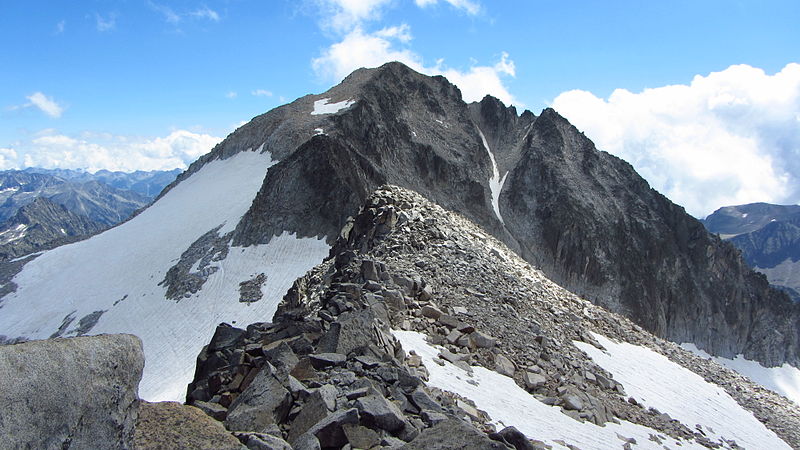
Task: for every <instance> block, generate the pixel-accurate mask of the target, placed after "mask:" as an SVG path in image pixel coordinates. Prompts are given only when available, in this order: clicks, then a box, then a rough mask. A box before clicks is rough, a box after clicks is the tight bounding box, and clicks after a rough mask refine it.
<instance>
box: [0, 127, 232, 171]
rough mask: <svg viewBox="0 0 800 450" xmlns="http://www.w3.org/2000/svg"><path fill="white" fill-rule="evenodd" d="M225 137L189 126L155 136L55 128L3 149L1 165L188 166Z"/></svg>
mask: <svg viewBox="0 0 800 450" xmlns="http://www.w3.org/2000/svg"><path fill="white" fill-rule="evenodd" d="M221 140H222V139H221V138H218V137H215V136H211V135H208V134H203V133H193V132H191V131H187V130H174V131H172V132H171V133H170V134H169V135H167V136H164V137H155V138H142V137H132V136H115V135H110V134H107V133H91V132H86V133H82V134H81V135H80V137H77V138H76V137H72V136H66V135H63V134H58V133H57V132H56V131H55V130H47V131H43V132H41V133H37V134H36V136H35V137H34V138H33V139H32V140H30V141H27V142H23V143H19V144H18V146H17V148H15V149H10V148H3V149H0V168H3V169H8V168H20V167H31V166H33V167H45V168H64V169H87V170H89V171H91V172H93V171H96V170H100V169H109V170H122V171H133V170H167V169H174V168H176V167H177V168H185V167H186V166H188V165H189V164H190V163H192V162H193V161H195V160H196V159H197V158H198V157H200V156H201V155H203V154H205V153H207V152H208V151H210V150H211V149H212V148H213V147H214V145H216V144H217V143H218V142H220V141H221Z"/></svg>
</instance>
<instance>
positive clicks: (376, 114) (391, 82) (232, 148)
mask: <svg viewBox="0 0 800 450" xmlns="http://www.w3.org/2000/svg"><path fill="white" fill-rule="evenodd" d="M323 98H329V99H331V101H332V102H338V101H344V100H348V99H349V100H352V101H353V102H354V103H353V104H352V106H349V107H348V108H346V109H344V110H342V111H340V112H337V113H336V114H329V115H311V111H312V109H313V105H312V103H313V102H314V101H315V100H316V99H323ZM315 127H318V128H315ZM313 130H323V132H319V131H317V132H314V131H313ZM261 144H263V147H261ZM259 147H261V148H262V149H263V150H264V151H270V152H271V154H272V156H273V158H275V159H277V160H279V162H278V163H277V164H275V165H274V166H272V167H271V168H270V169H269V171H268V173H267V175H266V177H265V179H264V182H263V185H262V187H261V190H260V192H259V193H258V195H257V197H256V199H255V200H254V202H253V205H252V207H251V208H250V210H249V211H248V212H247V213H246V214H245V216H244V217H243V219H242V220H241V222H240V223H239V225H238V227H237V229H236V230H235V231H234V234H233V241H232V242H233V244H234V245H252V244H257V243H263V242H268V241H269V240H270V239H271V238H272V236H275V235H278V234H281V233H283V232H287V231H288V232H293V233H297V234H298V235H299V236H316V237H320V236H326V237H327V239H328V242H330V243H333V242H334V241H335V240H336V237H337V235H338V233H339V231H340V230H342V229H347V227H350V226H353V225H351V224H350V222H348V215H349V214H351V212H352V211H354V210H355V209H356V208H357V207H358V205H360V204H361V202H362V201H363V200H364V199H365V198H366V197H367V196H368V195H369V193H370V192H372V191H373V190H374V189H375V188H376V187H378V186H379V185H382V184H384V183H389V184H394V185H398V186H402V187H405V188H409V189H413V190H415V191H417V192H419V193H421V194H422V195H424V196H425V197H426V198H429V199H431V200H432V201H434V202H436V203H437V204H440V205H441V206H443V207H445V208H447V209H450V210H453V211H457V212H459V213H460V214H462V215H464V216H465V217H466V218H468V219H469V220H471V221H472V222H474V223H476V224H478V225H479V226H480V227H482V228H483V229H485V230H487V231H488V232H489V233H491V234H492V235H494V236H495V237H497V238H499V239H501V240H502V241H503V242H504V243H505V244H507V245H508V246H509V247H510V248H512V249H513V250H515V251H516V252H518V253H519V254H520V255H522V256H523V258H525V259H526V260H527V261H529V262H531V263H532V264H535V265H537V266H539V267H541V268H542V269H543V270H544V271H545V272H546V273H547V275H548V276H549V277H551V278H552V279H554V280H555V281H557V282H559V283H562V284H563V285H564V286H565V287H567V288H569V289H571V290H573V291H574V292H576V293H578V294H580V295H584V296H586V297H587V298H589V299H590V300H592V301H593V302H595V303H597V304H599V305H603V306H605V307H608V308H610V309H611V310H612V311H616V312H620V313H623V314H625V315H627V316H628V317H630V318H632V319H633V320H635V321H636V322H637V323H639V324H641V325H642V326H644V327H645V328H647V329H648V330H650V331H653V332H655V333H657V334H658V335H659V336H663V337H666V338H668V339H672V340H675V341H681V342H693V343H695V344H697V345H698V346H699V347H700V348H703V349H704V350H707V351H709V352H710V353H713V354H717V355H722V356H729V357H730V356H733V355H735V354H739V353H743V354H744V355H745V356H746V357H748V358H750V359H756V360H759V361H761V362H764V363H766V364H769V365H774V364H780V363H782V362H784V361H788V362H790V363H793V364H800V357H799V356H798V355H800V349H799V348H798V346H799V345H800V344H798V342H800V326H799V325H800V310H798V307H796V306H793V305H791V303H790V302H789V301H788V300H787V299H786V297H785V296H784V295H783V294H781V293H778V292H775V291H773V290H771V289H770V288H769V286H768V284H767V283H766V281H765V280H764V279H763V277H760V276H759V275H757V274H754V273H753V272H752V271H751V270H750V269H749V268H748V267H747V266H746V264H744V263H743V262H742V261H741V259H740V258H739V256H738V254H737V252H736V251H735V249H734V248H733V247H731V246H730V245H729V244H727V243H724V242H722V241H721V240H720V239H718V238H717V237H715V236H713V235H711V234H709V233H708V232H707V231H706V230H705V229H704V228H703V226H702V224H701V223H700V222H698V221H697V220H695V219H694V218H692V217H691V216H689V215H688V214H686V212H685V211H684V210H683V208H681V207H679V206H677V205H675V204H673V203H672V202H670V201H669V200H668V199H666V198H665V197H664V196H662V195H661V194H659V193H658V192H656V191H654V190H653V189H651V188H650V186H649V185H648V184H647V182H645V181H644V180H643V179H642V178H641V177H639V176H638V175H637V174H636V172H635V171H634V170H633V168H632V167H631V166H630V165H629V164H627V163H625V162H624V161H622V160H620V159H618V158H616V157H613V156H611V155H609V154H607V153H604V152H601V151H598V150H597V149H596V148H595V147H594V145H593V144H592V142H591V141H589V140H588V139H587V138H586V137H585V136H584V135H583V134H582V133H580V132H579V131H578V130H577V129H575V128H574V127H573V126H571V125H570V124H569V123H568V122H567V121H566V120H565V119H564V118H562V117H561V116H559V115H558V114H557V113H556V112H555V111H553V110H551V109H548V110H545V111H544V112H543V113H542V115H541V116H539V117H537V116H535V115H534V114H532V113H530V112H528V111H526V112H523V113H522V114H521V115H518V114H517V112H516V110H515V109H514V108H513V107H506V106H504V105H503V104H502V103H500V102H499V101H498V100H496V99H494V98H491V97H487V98H485V99H484V100H482V101H481V102H479V103H474V104H471V105H467V104H465V103H464V102H463V101H462V100H461V96H460V92H459V91H458V89H457V88H456V87H455V86H453V85H451V84H449V83H448V82H447V81H446V80H445V79H444V78H442V77H426V76H423V75H420V74H418V73H416V72H414V71H412V70H410V69H409V68H407V67H405V66H403V65H402V64H399V63H390V64H386V65H384V66H382V67H380V68H378V69H368V70H367V69H363V70H359V71H356V72H354V73H353V74H352V75H351V76H349V77H348V78H347V79H345V80H344V81H343V83H342V84H340V85H339V86H336V87H334V88H333V89H331V90H330V91H329V92H327V93H325V94H321V95H319V96H308V97H303V98H301V99H298V100H297V101H295V102H294V103H292V104H289V105H285V106H283V107H280V108H277V109H276V110H273V111H271V112H269V113H267V114H265V115H263V116H259V117H257V118H255V119H254V120H253V121H252V122H251V123H250V124H248V125H245V126H244V127H242V128H241V129H240V130H238V131H237V132H235V133H233V134H232V135H231V136H230V137H229V138H228V139H226V140H225V141H224V142H222V143H220V144H219V145H218V146H217V147H216V148H215V149H214V150H213V151H212V152H211V153H210V154H209V155H207V156H205V157H204V158H203V159H201V161H198V162H197V163H196V164H195V165H193V166H192V167H191V168H190V169H189V170H188V171H187V173H191V172H192V171H194V170H197V169H198V168H199V167H200V166H202V164H204V163H205V162H207V161H210V160H213V159H218V158H225V157H228V156H230V155H231V154H234V153H236V152H238V151H244V150H246V149H248V148H251V149H255V148H259ZM493 160H494V161H493ZM490 179H492V180H493V182H494V185H492V183H490ZM493 189H494V191H493ZM493 197H494V198H498V197H499V198H498V200H497V201H494V200H493ZM498 212H499V215H498V214H497V213H498ZM500 217H502V218H503V220H504V222H503V221H501V219H500ZM392 220H395V219H394V218H387V221H389V222H391V221H392ZM773 330H777V333H774V332H773Z"/></svg>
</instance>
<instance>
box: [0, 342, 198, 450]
mask: <svg viewBox="0 0 800 450" xmlns="http://www.w3.org/2000/svg"><path fill="white" fill-rule="evenodd" d="M143 367H144V356H143V354H142V343H141V341H140V340H139V338H137V337H135V336H132V335H127V334H116V335H100V336H91V337H77V338H71V339H55V340H46V341H31V342H25V343H21V344H15V345H7V346H0V405H3V406H2V408H0V447H2V446H3V444H2V443H11V442H13V443H15V445H16V446H18V447H19V448H43V449H49V448H59V449H60V448H62V447H63V448H68V447H71V448H131V447H132V446H133V433H134V426H135V423H136V417H137V414H138V410H139V400H138V399H137V390H138V385H139V380H141V377H142V369H143ZM201 414H202V413H201Z"/></svg>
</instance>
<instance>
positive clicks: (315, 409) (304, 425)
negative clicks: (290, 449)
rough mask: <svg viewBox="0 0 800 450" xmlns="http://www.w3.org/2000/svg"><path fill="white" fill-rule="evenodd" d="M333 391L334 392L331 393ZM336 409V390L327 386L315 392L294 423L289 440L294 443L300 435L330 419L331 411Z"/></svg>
mask: <svg viewBox="0 0 800 450" xmlns="http://www.w3.org/2000/svg"><path fill="white" fill-rule="evenodd" d="M331 390H333V392H331ZM335 407H336V388H334V387H333V386H331V385H325V386H322V387H321V388H319V389H317V390H316V391H314V393H313V394H311V396H310V397H309V398H308V401H306V403H305V405H304V406H303V409H302V410H301V411H300V413H299V414H298V415H297V417H295V418H294V420H293V421H292V428H291V430H290V431H289V435H288V436H287V438H286V439H287V440H288V441H289V442H293V441H294V440H295V439H297V438H299V437H300V435H302V434H304V433H305V432H307V431H308V430H309V429H311V428H312V427H313V426H314V425H316V424H317V423H319V422H320V421H321V420H323V419H325V418H326V417H328V415H329V413H330V411H333V410H334V409H335Z"/></svg>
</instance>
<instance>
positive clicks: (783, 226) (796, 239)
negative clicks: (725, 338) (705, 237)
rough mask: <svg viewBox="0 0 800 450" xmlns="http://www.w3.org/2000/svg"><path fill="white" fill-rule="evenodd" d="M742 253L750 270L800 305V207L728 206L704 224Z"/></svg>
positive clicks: (754, 204)
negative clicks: (758, 273) (763, 276)
mask: <svg viewBox="0 0 800 450" xmlns="http://www.w3.org/2000/svg"><path fill="white" fill-rule="evenodd" d="M702 222H703V224H704V225H705V226H706V228H708V230H709V231H711V232H713V233H718V234H719V235H720V237H722V238H723V239H728V240H729V241H730V242H731V243H732V244H733V245H735V246H736V247H737V248H738V249H740V250H741V251H742V257H744V260H745V261H746V262H747V264H749V265H750V266H751V267H753V268H754V269H756V270H757V271H759V272H761V273H763V274H764V275H766V276H767V279H768V280H769V281H770V283H771V284H772V285H773V286H775V287H776V288H778V289H780V290H782V291H784V292H786V293H787V294H789V297H791V298H792V299H793V300H794V301H797V302H800V206H798V205H772V204H769V203H751V204H747V205H737V206H726V207H723V208H720V209H718V210H716V211H715V212H714V213H713V214H711V215H710V216H708V217H707V218H706V219H705V220H703V221H702Z"/></svg>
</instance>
